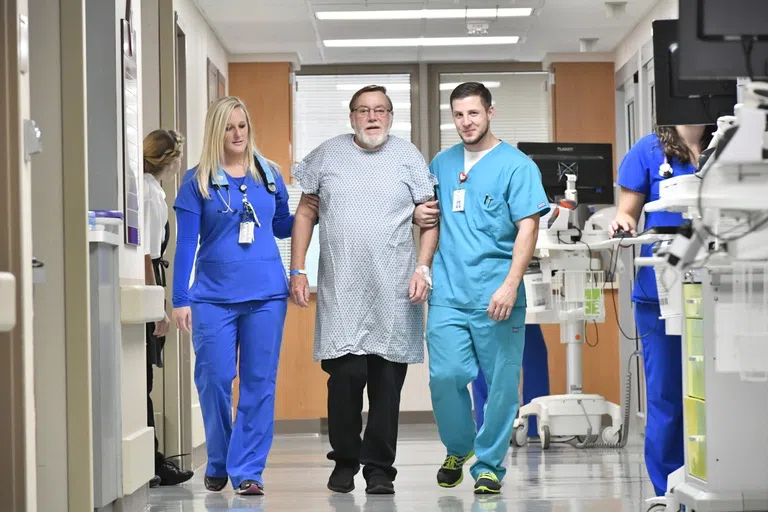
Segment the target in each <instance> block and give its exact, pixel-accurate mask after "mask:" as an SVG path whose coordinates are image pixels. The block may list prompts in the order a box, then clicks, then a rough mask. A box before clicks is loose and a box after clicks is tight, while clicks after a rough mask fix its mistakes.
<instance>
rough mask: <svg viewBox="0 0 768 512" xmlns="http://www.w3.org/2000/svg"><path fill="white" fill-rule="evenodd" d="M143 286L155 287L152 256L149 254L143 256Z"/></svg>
mask: <svg viewBox="0 0 768 512" xmlns="http://www.w3.org/2000/svg"><path fill="white" fill-rule="evenodd" d="M144 284H146V285H147V286H155V285H156V284H157V283H156V282H155V268H154V266H153V265H152V256H150V255H149V254H145V255H144Z"/></svg>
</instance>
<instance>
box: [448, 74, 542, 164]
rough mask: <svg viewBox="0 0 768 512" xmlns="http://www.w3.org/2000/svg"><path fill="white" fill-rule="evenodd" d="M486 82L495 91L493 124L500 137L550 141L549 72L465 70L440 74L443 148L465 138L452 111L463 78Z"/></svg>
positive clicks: (520, 140) (493, 93) (512, 140)
mask: <svg viewBox="0 0 768 512" xmlns="http://www.w3.org/2000/svg"><path fill="white" fill-rule="evenodd" d="M468 81H474V82H482V83H483V84H485V86H486V87H487V88H488V90H490V91H491V95H492V97H493V104H494V108H495V113H494V117H493V121H491V127H492V129H493V133H494V135H496V136H497V137H498V138H500V139H502V140H504V141H505V142H508V143H509V144H512V145H515V144H517V143H518V142H549V140H550V135H549V132H550V111H549V103H550V97H549V91H548V87H547V86H548V82H549V73H543V72H534V73H462V74H447V73H445V74H441V75H440V149H441V150H442V149H446V148H449V147H451V146H453V145H454V144H457V143H459V142H461V139H460V138H459V135H458V133H456V127H455V126H454V124H453V117H452V115H451V107H450V96H451V92H452V91H453V89H454V88H455V87H456V85H458V84H459V83H462V82H468Z"/></svg>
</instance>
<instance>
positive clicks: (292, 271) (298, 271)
mask: <svg viewBox="0 0 768 512" xmlns="http://www.w3.org/2000/svg"><path fill="white" fill-rule="evenodd" d="M291 275H292V276H298V275H302V276H305V275H307V271H306V270H291Z"/></svg>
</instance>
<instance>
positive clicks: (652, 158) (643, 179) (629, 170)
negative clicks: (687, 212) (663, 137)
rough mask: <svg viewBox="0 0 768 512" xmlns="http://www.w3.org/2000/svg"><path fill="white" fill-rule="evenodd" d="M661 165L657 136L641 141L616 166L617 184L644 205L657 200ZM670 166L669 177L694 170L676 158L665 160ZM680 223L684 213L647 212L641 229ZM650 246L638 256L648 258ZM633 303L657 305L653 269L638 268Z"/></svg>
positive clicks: (662, 159) (662, 153)
mask: <svg viewBox="0 0 768 512" xmlns="http://www.w3.org/2000/svg"><path fill="white" fill-rule="evenodd" d="M663 163H664V152H663V151H662V150H661V143H660V142H659V138H658V136H657V135H656V134H650V135H646V136H645V137H643V138H642V139H640V140H639V141H638V142H637V143H636V144H635V145H634V146H633V147H632V149H630V150H629V152H628V153H627V154H626V156H625V157H624V159H623V160H622V162H621V165H620V166H619V176H618V184H619V186H621V187H623V188H627V189H629V190H633V191H635V192H639V193H641V194H644V195H645V202H646V203H648V202H651V201H656V200H658V199H659V187H660V185H661V182H662V181H664V180H665V179H668V178H664V177H662V176H661V175H660V174H659V168H660V167H661V165H662V164H663ZM668 163H669V165H670V166H672V176H670V177H674V176H682V175H685V174H693V173H695V172H696V167H695V166H694V165H693V164H692V163H685V164H684V163H681V162H680V160H679V159H678V158H676V157H672V158H670V159H668ZM682 223H683V214H682V213H676V212H648V213H646V214H645V225H644V229H646V230H647V229H649V228H654V227H676V226H679V225H681V224H682ZM652 247H653V245H652V244H646V245H643V246H642V248H641V250H640V255H641V256H651V254H652V250H651V249H652ZM632 300H634V301H636V302H658V301H659V292H658V289H657V287H656V275H655V273H654V270H653V267H640V269H639V270H638V272H637V278H636V280H635V289H634V292H633V294H632Z"/></svg>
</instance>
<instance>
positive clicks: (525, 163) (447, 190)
mask: <svg viewBox="0 0 768 512" xmlns="http://www.w3.org/2000/svg"><path fill="white" fill-rule="evenodd" d="M430 170H431V171H432V173H433V174H434V175H435V176H436V177H437V181H438V183H439V185H438V186H437V187H436V190H437V197H438V200H439V202H440V205H441V206H440V209H441V212H442V213H441V218H440V243H439V246H438V250H437V252H436V253H435V258H434V263H433V270H432V272H433V276H434V288H433V290H432V294H431V297H430V301H429V303H430V304H431V305H433V306H446V307H452V308H459V309H486V308H487V307H488V304H489V303H490V301H491V296H492V295H493V294H494V292H496V290H498V289H499V287H500V286H501V285H502V283H503V282H504V279H506V277H507V274H509V269H510V266H511V264H512V249H513V247H514V245H515V239H516V238H517V233H518V230H517V226H515V222H517V221H520V220H522V219H524V218H526V217H530V216H532V215H535V214H537V213H538V214H540V215H544V214H546V213H547V212H549V209H550V207H549V201H548V200H547V195H546V194H545V192H544V187H543V185H542V183H541V172H540V171H539V168H538V167H537V166H536V164H535V163H534V162H533V160H531V159H530V158H528V156H526V155H525V154H524V153H522V152H521V151H520V150H518V149H517V148H515V147H513V146H511V145H509V144H507V143H506V142H500V143H499V144H498V145H497V146H496V147H495V148H493V149H492V150H491V151H490V152H489V153H488V154H486V155H485V156H484V157H483V158H482V159H481V160H480V161H478V162H477V163H476V164H475V165H474V167H472V169H471V170H470V172H469V174H468V177H467V180H466V181H465V182H464V183H463V184H462V185H461V188H463V189H465V190H466V192H465V198H464V202H465V204H464V211H463V212H454V211H453V193H454V191H455V190H456V189H458V188H459V173H460V172H462V171H464V144H463V143H459V144H457V145H455V146H453V147H452V148H449V149H446V150H444V151H442V152H440V153H439V154H438V155H437V156H436V157H435V159H434V160H433V161H432V163H431V164H430ZM525 305H526V301H525V288H524V285H523V283H522V281H521V282H520V287H519V289H518V292H517V302H516V303H515V307H525Z"/></svg>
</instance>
